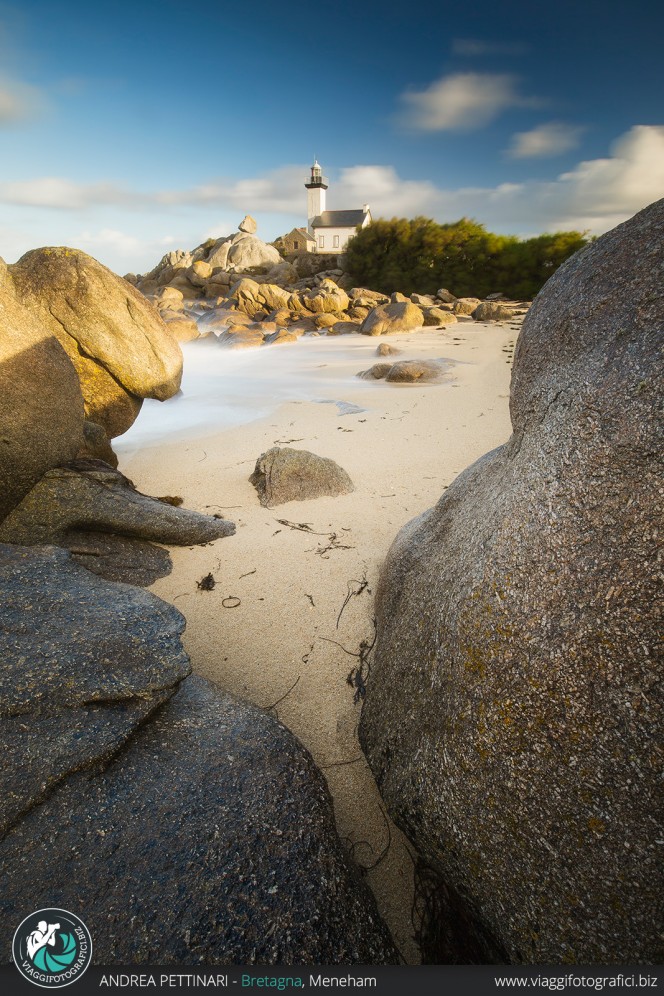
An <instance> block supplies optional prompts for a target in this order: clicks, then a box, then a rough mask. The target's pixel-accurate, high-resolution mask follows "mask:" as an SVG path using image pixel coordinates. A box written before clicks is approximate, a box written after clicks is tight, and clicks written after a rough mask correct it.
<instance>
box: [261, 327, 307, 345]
mask: <svg viewBox="0 0 664 996" xmlns="http://www.w3.org/2000/svg"><path fill="white" fill-rule="evenodd" d="M300 334H301V333H299V332H297V331H295V332H293V330H292V329H277V331H276V332H272V333H271V334H270V335H268V336H266V337H265V345H266V346H273V345H274V346H276V345H278V344H279V343H282V342H297V340H298V339H299V338H300Z"/></svg>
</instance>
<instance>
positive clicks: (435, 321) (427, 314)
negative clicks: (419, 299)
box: [424, 308, 457, 327]
mask: <svg viewBox="0 0 664 996" xmlns="http://www.w3.org/2000/svg"><path fill="white" fill-rule="evenodd" d="M456 320H457V317H456V315H454V314H452V312H450V311H442V310H441V309H440V308H425V309H424V324H425V326H435V327H440V326H441V325H453V324H454V322H456Z"/></svg>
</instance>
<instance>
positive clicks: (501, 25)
mask: <svg viewBox="0 0 664 996" xmlns="http://www.w3.org/2000/svg"><path fill="white" fill-rule="evenodd" d="M657 8H659V9H657ZM663 35H664V13H663V9H662V8H661V5H656V4H654V3H652V2H650V0H648V2H644V0H635V2H631V3H624V2H621V3H615V2H613V3H612V2H610V0H609V2H603V3H599V2H595V0H574V2H572V0H557V2H556V3H550V2H546V3H543V2H540V0H527V2H526V0H507V2H501V3H497V2H495V0H493V2H488V0H467V2H465V3H460V2H459V0H455V2H454V3H451V2H448V0H438V2H436V3H429V2H418V0H413V2H411V3H403V4H401V5H400V6H394V5H392V6H390V5H387V4H386V3H385V2H380V3H379V2H377V0H355V2H353V3H351V2H347V0H335V2H333V3H322V2H321V3H314V2H312V0H307V2H301V0H289V2H286V3H281V4H279V3H274V2H273V0H270V2H264V0H253V2H252V3H246V4H242V3H240V2H238V0H234V2H232V3H231V2H215V0H212V2H210V0H208V2H207V3H205V4H184V3H182V0H135V2H133V3H125V2H124V0H114V2H112V3H110V2H106V0H99V2H97V3H96V4H93V3H90V2H85V3H84V2H80V0H21V3H20V4H12V3H5V2H3V0H0V255H1V256H3V257H4V258H5V259H6V260H8V261H13V260H14V259H16V258H18V256H20V255H21V254H22V253H23V252H25V251H27V250H28V249H29V248H32V247H34V246H38V245H54V244H58V245H62V244H65V245H74V246H77V247H79V248H82V249H85V250H86V251H87V252H90V253H91V254H92V255H94V256H96V257H97V258H98V259H100V260H102V262H104V263H106V264H107V265H109V266H111V267H112V268H113V269H116V270H118V271H119V272H123V273H124V272H127V271H128V270H133V271H135V272H136V271H145V270H146V269H149V268H150V267H151V266H152V265H154V263H155V262H156V261H157V260H158V259H159V257H160V256H161V255H163V253H164V252H166V251H167V250H169V249H172V248H177V247H180V248H191V247H193V246H194V245H196V244H197V243H199V242H200V241H202V240H203V239H204V238H206V237H208V236H210V235H225V234H228V233H230V232H232V231H234V230H235V229H236V227H237V224H238V222H239V221H240V220H241V218H242V216H243V215H244V214H245V213H251V214H253V215H254V217H256V219H257V220H258V223H259V234H260V235H261V236H262V237H263V238H265V239H266V240H271V239H273V238H275V237H276V236H277V235H279V234H282V233H283V232H285V231H288V230H290V228H292V227H293V226H294V225H301V224H303V223H305V221H306V217H305V213H306V212H305V205H306V198H305V193H306V192H305V190H304V187H303V181H304V176H305V173H306V172H307V170H308V166H309V164H310V163H311V161H312V158H313V156H314V154H315V155H316V156H317V157H318V159H319V160H320V162H321V163H322V164H323V166H324V168H325V172H326V173H327V174H328V175H329V177H330V180H331V184H330V189H329V191H328V206H329V207H331V208H352V207H359V206H361V205H362V204H363V203H366V202H368V203H370V204H371V207H372V211H373V214H374V217H376V216H380V215H382V216H387V217H391V216H393V215H398V216H406V217H413V216H414V215H417V214H424V215H426V216H428V217H433V218H436V219H437V220H440V221H453V220H456V219H457V218H459V217H461V216H462V215H467V216H470V217H474V218H475V219H476V220H478V221H481V222H484V223H485V224H486V225H487V226H488V227H489V228H491V229H493V230H494V231H500V232H511V233H515V234H519V235H529V234H536V233H538V232H542V231H552V230H556V229H563V228H572V227H573V228H581V229H584V230H589V231H591V232H593V233H598V232H601V231H605V230H606V229H608V228H610V227H612V226H613V225H614V224H617V223H618V222H619V221H622V220H624V219H625V218H627V217H629V216H630V215H631V214H633V213H634V212H635V211H637V210H639V209H640V208H641V207H643V206H644V205H645V204H647V203H649V202H650V201H652V200H655V199H657V198H658V197H661V196H664V60H663V59H662V58H661V39H662V37H663Z"/></svg>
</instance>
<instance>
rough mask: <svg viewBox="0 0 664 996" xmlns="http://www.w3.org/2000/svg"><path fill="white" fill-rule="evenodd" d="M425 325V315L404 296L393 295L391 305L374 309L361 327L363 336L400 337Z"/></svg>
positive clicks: (381, 305)
mask: <svg viewBox="0 0 664 996" xmlns="http://www.w3.org/2000/svg"><path fill="white" fill-rule="evenodd" d="M422 325H424V315H423V314H422V311H421V309H420V308H418V307H417V305H416V304H412V303H411V302H410V301H408V300H407V299H406V298H404V297H403V295H402V294H398V295H397V294H393V295H392V299H391V301H390V304H379V305H378V306H377V307H375V308H373V309H372V310H371V311H370V312H369V314H368V315H367V317H366V318H365V319H364V321H363V322H362V325H361V326H360V332H361V333H362V335H398V333H399V332H412V331H413V330H414V329H418V328H420V327H421V326H422Z"/></svg>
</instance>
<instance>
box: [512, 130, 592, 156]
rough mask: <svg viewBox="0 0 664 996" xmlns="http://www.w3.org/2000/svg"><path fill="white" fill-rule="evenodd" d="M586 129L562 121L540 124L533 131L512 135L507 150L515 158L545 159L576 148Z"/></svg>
mask: <svg viewBox="0 0 664 996" xmlns="http://www.w3.org/2000/svg"><path fill="white" fill-rule="evenodd" d="M583 132H584V129H583V128H582V127H580V126H577V125H569V124H565V123H564V122H562V121H550V122H548V124H541V125H538V126H537V128H533V129H532V130H531V131H519V132H517V133H516V135H513V136H512V142H511V145H510V147H509V149H508V150H507V152H508V155H510V156H511V157H512V158H513V159H545V158H547V157H549V156H559V155H560V154H561V153H563V152H569V150H570V149H575V148H576V147H577V145H578V144H579V141H580V139H581V135H582V134H583Z"/></svg>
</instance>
